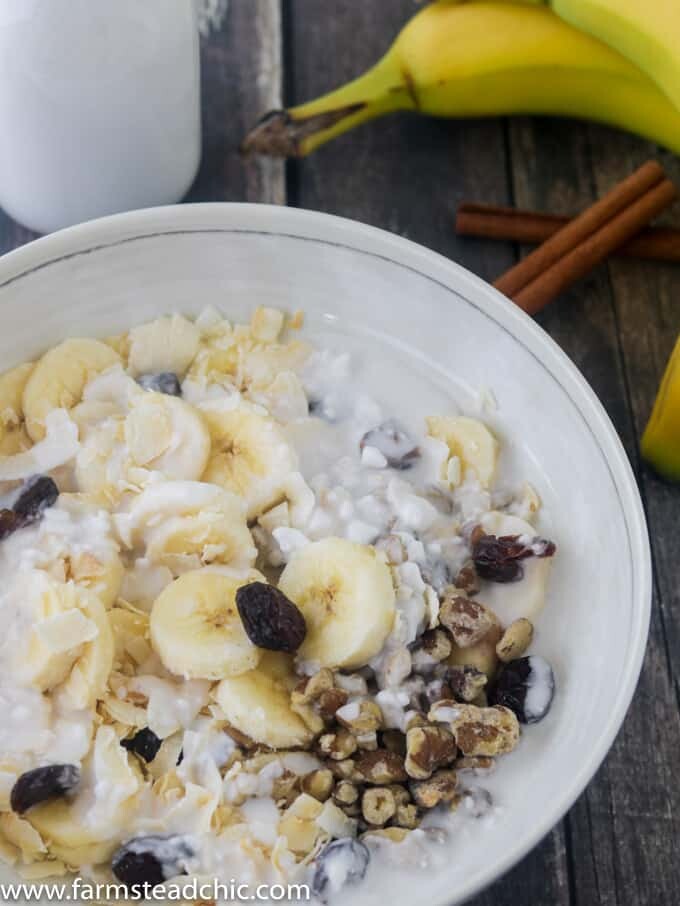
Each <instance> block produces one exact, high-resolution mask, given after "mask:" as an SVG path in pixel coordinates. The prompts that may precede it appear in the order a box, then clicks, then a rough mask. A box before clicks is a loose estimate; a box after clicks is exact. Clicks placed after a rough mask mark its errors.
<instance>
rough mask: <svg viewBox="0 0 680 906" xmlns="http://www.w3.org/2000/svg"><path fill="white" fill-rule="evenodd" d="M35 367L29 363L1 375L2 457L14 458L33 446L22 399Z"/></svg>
mask: <svg viewBox="0 0 680 906" xmlns="http://www.w3.org/2000/svg"><path fill="white" fill-rule="evenodd" d="M34 367H35V366H34V365H33V363H32V362H29V363H28V364H26V365H19V367H18V368H13V369H12V370H11V371H6V372H5V374H3V375H0V456H14V455H15V454H16V453H21V452H22V451H24V450H27V449H28V448H29V447H30V446H31V439H30V437H29V436H28V434H27V432H26V428H25V425H24V409H23V405H22V398H23V395H24V389H25V387H26V384H27V383H28V379H29V377H30V376H31V374H32V372H33V369H34Z"/></svg>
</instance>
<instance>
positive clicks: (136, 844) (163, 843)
mask: <svg viewBox="0 0 680 906" xmlns="http://www.w3.org/2000/svg"><path fill="white" fill-rule="evenodd" d="M194 855H195V853H194V851H193V849H192V847H191V846H190V845H189V844H188V842H187V841H186V840H185V839H184V837H178V836H148V837H134V838H133V839H132V840H128V841H127V843H125V844H123V846H121V847H120V849H118V850H117V851H116V852H115V853H114V854H113V858H112V860H111V871H112V872H113V874H114V875H115V876H116V878H118V880H119V881H120V882H121V883H123V884H125V885H126V886H127V887H128V888H133V895H135V896H139V895H140V894H141V893H142V889H143V888H144V887H147V888H153V887H157V886H158V885H159V884H162V883H163V882H164V881H167V880H168V879H169V878H174V877H176V876H177V875H183V874H186V867H185V862H186V860H187V859H191V858H192V857H193V856H194Z"/></svg>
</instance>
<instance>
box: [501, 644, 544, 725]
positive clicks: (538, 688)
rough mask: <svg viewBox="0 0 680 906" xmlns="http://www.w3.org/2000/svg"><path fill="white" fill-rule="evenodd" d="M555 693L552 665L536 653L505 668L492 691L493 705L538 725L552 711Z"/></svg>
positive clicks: (524, 722)
mask: <svg viewBox="0 0 680 906" xmlns="http://www.w3.org/2000/svg"><path fill="white" fill-rule="evenodd" d="M554 694H555V676H554V674H553V671H552V667H551V666H550V664H549V663H548V662H547V661H546V660H544V658H542V657H538V656H537V655H535V654H534V655H530V656H529V657H521V658H518V659H517V660H516V661H510V663H509V664H506V665H505V667H503V669H502V670H501V672H500V673H499V674H498V678H497V679H496V682H495V683H494V685H493V687H492V689H491V691H490V693H489V704H490V705H503V706H504V707H506V708H509V709H510V710H511V711H514V713H515V715H516V716H517V719H518V720H519V721H520V723H523V724H535V723H538V721H539V720H543V718H544V717H545V716H546V714H547V713H548V711H549V710H550V706H551V704H552V700H553V696H554Z"/></svg>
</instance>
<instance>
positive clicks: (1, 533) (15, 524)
mask: <svg viewBox="0 0 680 906" xmlns="http://www.w3.org/2000/svg"><path fill="white" fill-rule="evenodd" d="M21 526H22V522H21V519H20V518H19V517H18V516H17V514H16V513H15V512H14V510H0V541H2V540H3V539H4V538H7V537H8V536H9V535H11V534H12V533H13V532H16V530H17V529H20V528H21Z"/></svg>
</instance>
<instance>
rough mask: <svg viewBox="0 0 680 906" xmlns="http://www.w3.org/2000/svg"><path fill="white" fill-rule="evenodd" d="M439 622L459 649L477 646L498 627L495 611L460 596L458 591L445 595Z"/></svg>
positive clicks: (454, 590) (448, 592) (447, 592)
mask: <svg viewBox="0 0 680 906" xmlns="http://www.w3.org/2000/svg"><path fill="white" fill-rule="evenodd" d="M439 622H440V623H441V625H442V626H444V627H445V628H446V629H448V630H449V632H450V633H451V635H452V637H453V641H454V642H455V643H456V645H457V646H458V647H459V648H470V647H471V646H472V645H476V644H477V642H480V641H481V640H482V639H483V638H484V637H485V636H486V635H487V634H488V633H489V632H490V630H491V629H493V627H494V626H497V625H498V619H497V617H496V615H495V614H494V613H493V611H491V610H489V608H488V607H485V606H484V605H483V604H480V603H479V601H473V600H472V599H471V598H466V597H465V596H464V595H460V594H458V592H457V589H453V590H451V589H448V590H447V591H446V593H445V594H444V600H443V601H442V605H441V608H440V610H439Z"/></svg>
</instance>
